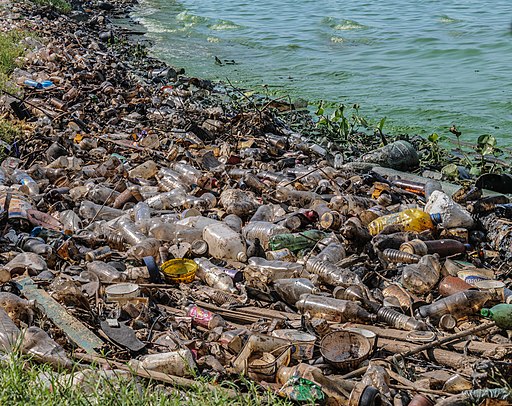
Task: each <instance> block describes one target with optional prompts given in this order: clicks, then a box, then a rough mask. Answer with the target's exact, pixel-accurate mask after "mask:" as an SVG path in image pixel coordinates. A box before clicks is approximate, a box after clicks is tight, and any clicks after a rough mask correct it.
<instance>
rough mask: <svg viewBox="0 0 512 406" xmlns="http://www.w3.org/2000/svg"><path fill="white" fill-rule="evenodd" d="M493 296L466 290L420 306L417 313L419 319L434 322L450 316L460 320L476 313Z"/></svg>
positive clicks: (489, 292) (489, 293)
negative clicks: (427, 318) (427, 319)
mask: <svg viewBox="0 0 512 406" xmlns="http://www.w3.org/2000/svg"><path fill="white" fill-rule="evenodd" d="M494 296H495V295H494V293H493V292H491V291H479V290H466V291H463V292H458V293H455V294H453V295H450V296H447V297H444V298H442V299H439V300H436V301H435V302H434V303H431V304H429V305H424V306H421V307H419V308H418V310H417V313H418V315H419V316H420V317H431V318H432V319H434V320H439V319H440V318H441V317H442V316H444V315H445V314H451V315H452V316H453V317H455V318H456V319H457V320H460V319H463V318H464V317H466V316H469V315H471V314H475V313H477V312H478V311H479V310H480V309H481V308H482V307H483V306H484V305H485V304H486V303H487V302H488V301H490V300H492V299H494Z"/></svg>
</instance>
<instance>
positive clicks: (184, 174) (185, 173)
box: [172, 162, 202, 185]
mask: <svg viewBox="0 0 512 406" xmlns="http://www.w3.org/2000/svg"><path fill="white" fill-rule="evenodd" d="M172 169H174V170H175V171H176V173H178V176H179V178H180V179H182V180H183V181H184V182H185V183H187V184H188V185H194V184H197V181H198V180H199V178H200V177H201V176H202V173H201V171H200V170H198V169H196V168H194V167H193V166H192V165H189V164H187V163H184V162H174V163H173V164H172Z"/></svg>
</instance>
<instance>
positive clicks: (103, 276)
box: [86, 261, 126, 283]
mask: <svg viewBox="0 0 512 406" xmlns="http://www.w3.org/2000/svg"><path fill="white" fill-rule="evenodd" d="M86 267H87V270H88V271H90V272H92V273H94V274H95V275H97V276H98V278H99V280H100V282H103V283H111V282H123V281H124V280H125V279H126V275H125V274H124V273H122V272H119V271H118V270H117V269H116V268H114V267H113V266H112V265H109V264H107V263H105V262H102V261H93V262H88V263H87V265H86Z"/></svg>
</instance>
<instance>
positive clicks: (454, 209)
mask: <svg viewBox="0 0 512 406" xmlns="http://www.w3.org/2000/svg"><path fill="white" fill-rule="evenodd" d="M425 212H427V213H429V214H439V215H440V216H441V221H440V223H441V225H442V226H443V227H444V228H456V227H464V228H472V227H473V226H474V223H475V222H474V220H473V217H471V214H470V213H469V212H468V211H467V210H466V209H465V208H463V207H462V206H461V205H460V204H458V203H455V202H454V201H453V200H452V198H451V197H450V196H448V195H447V194H446V193H444V192H442V191H439V190H436V191H434V192H433V193H432V194H431V195H430V198H429V199H428V201H427V204H426V205H425Z"/></svg>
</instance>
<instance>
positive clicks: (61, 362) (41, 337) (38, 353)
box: [21, 326, 73, 368]
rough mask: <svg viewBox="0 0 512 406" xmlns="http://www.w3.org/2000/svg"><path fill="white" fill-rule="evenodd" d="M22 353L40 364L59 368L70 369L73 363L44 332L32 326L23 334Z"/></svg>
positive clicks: (62, 349)
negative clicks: (30, 356)
mask: <svg viewBox="0 0 512 406" xmlns="http://www.w3.org/2000/svg"><path fill="white" fill-rule="evenodd" d="M21 349H22V351H23V353H25V354H28V355H32V356H33V357H34V358H35V359H37V360H38V361H40V362H44V363H48V364H51V365H53V366H55V367H60V368H71V367H72V365H73V363H72V362H71V360H70V359H69V358H68V357H67V355H66V351H65V350H64V348H62V347H61V346H60V345H59V344H57V343H56V342H55V341H54V340H53V339H52V338H51V337H50V336H49V335H48V333H47V332H46V331H44V330H41V329H40V328H39V327H36V326H32V327H29V328H28V329H26V330H25V331H24V332H23V343H22V344H21Z"/></svg>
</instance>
